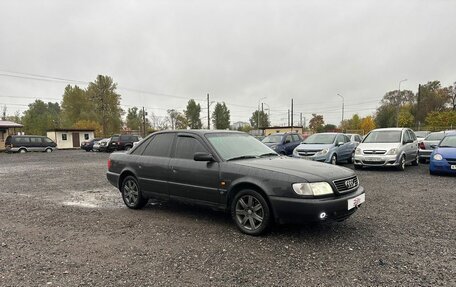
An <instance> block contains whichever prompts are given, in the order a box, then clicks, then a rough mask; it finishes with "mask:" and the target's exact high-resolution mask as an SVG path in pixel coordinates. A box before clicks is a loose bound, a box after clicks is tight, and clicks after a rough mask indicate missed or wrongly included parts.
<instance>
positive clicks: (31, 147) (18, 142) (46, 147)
mask: <svg viewBox="0 0 456 287" xmlns="http://www.w3.org/2000/svg"><path fill="white" fill-rule="evenodd" d="M56 147H57V144H56V143H55V142H54V141H53V140H51V139H50V138H48V137H44V136H31V135H27V136H15V135H13V136H8V137H7V138H6V140H5V150H6V152H20V153H25V152H28V151H45V152H52V151H54V149H55V148H56Z"/></svg>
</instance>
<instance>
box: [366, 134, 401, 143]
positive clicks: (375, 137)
mask: <svg viewBox="0 0 456 287" xmlns="http://www.w3.org/2000/svg"><path fill="white" fill-rule="evenodd" d="M401 133H402V132H401V131H373V132H371V133H369V134H368V135H367V136H366V138H365V139H364V141H363V143H399V142H401Z"/></svg>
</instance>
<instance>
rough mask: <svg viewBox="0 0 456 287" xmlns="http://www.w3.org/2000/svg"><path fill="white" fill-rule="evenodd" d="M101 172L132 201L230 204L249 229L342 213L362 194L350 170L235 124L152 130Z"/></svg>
mask: <svg viewBox="0 0 456 287" xmlns="http://www.w3.org/2000/svg"><path fill="white" fill-rule="evenodd" d="M107 178H108V180H109V181H110V182H111V184H113V185H114V186H116V187H117V188H118V189H119V190H120V193H121V195H122V198H123V201H124V203H125V205H126V206H127V207H129V208H132V209H139V208H142V207H144V206H145V205H146V204H147V202H148V200H149V199H151V198H154V199H157V200H164V201H168V200H177V201H182V202H187V203H191V204H199V205H205V206H209V207H212V208H216V209H220V210H223V211H226V212H230V214H231V217H232V219H233V221H234V223H235V224H236V226H237V227H238V228H239V229H240V230H241V231H242V232H244V233H246V234H249V235H259V234H261V233H263V232H265V231H266V230H267V229H268V228H269V227H270V226H271V224H272V223H300V222H321V221H343V220H345V219H347V218H348V217H349V216H350V215H352V214H353V213H354V212H355V211H356V210H357V209H358V207H359V206H360V205H361V204H362V203H363V202H364V201H365V193H364V188H363V187H362V186H360V184H359V181H358V177H357V176H356V174H355V173H354V171H353V170H351V169H347V168H344V167H339V166H332V165H328V164H323V163H319V162H313V161H304V160H300V159H295V158H290V157H286V156H281V155H279V154H277V153H276V152H274V151H273V150H272V149H270V148H269V147H267V146H266V145H264V144H262V143H261V142H259V141H258V140H256V139H255V138H254V137H252V136H250V135H248V134H246V133H242V132H234V131H207V130H206V131H205V130H183V131H164V132H157V133H154V134H151V135H150V136H148V137H147V138H145V139H144V140H143V141H142V142H141V143H140V144H138V145H137V146H135V147H134V148H133V149H131V150H130V151H128V152H126V153H113V154H111V155H110V158H109V160H108V171H107Z"/></svg>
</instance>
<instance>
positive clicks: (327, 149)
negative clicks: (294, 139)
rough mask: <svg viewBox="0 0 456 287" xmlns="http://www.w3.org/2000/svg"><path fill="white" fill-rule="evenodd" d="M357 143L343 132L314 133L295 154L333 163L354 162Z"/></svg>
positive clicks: (296, 149) (299, 156)
mask: <svg viewBox="0 0 456 287" xmlns="http://www.w3.org/2000/svg"><path fill="white" fill-rule="evenodd" d="M355 148H356V144H355V143H354V142H352V141H350V138H349V137H348V136H346V135H344V134H342V133H318V134H313V135H311V136H310V137H308V138H307V139H306V140H304V141H303V142H302V143H301V144H300V145H298V146H297V147H296V148H295V149H294V151H293V156H294V157H298V158H303V159H309V160H315V161H321V162H326V163H331V164H337V163H338V162H342V161H347V162H348V163H352V162H353V153H354V151H355Z"/></svg>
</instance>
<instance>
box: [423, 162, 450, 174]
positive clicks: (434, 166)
mask: <svg viewBox="0 0 456 287" xmlns="http://www.w3.org/2000/svg"><path fill="white" fill-rule="evenodd" d="M455 165H456V164H455ZM451 166H452V165H451V164H450V163H448V162H447V161H446V160H445V159H443V160H433V159H431V162H430V163H429V171H431V172H434V173H448V174H456V169H451Z"/></svg>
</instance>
